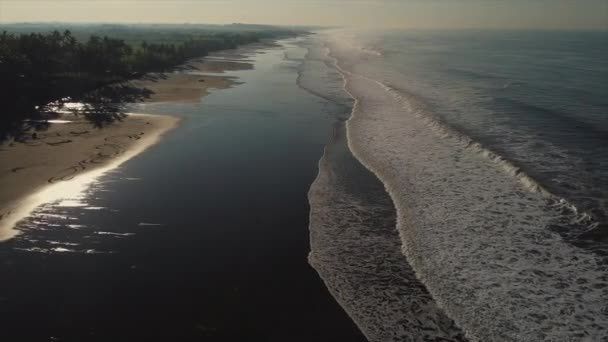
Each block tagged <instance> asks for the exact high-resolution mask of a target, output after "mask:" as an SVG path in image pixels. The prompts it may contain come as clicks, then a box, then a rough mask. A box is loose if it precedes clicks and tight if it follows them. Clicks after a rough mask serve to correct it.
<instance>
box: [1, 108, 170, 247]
mask: <svg viewBox="0 0 608 342" xmlns="http://www.w3.org/2000/svg"><path fill="white" fill-rule="evenodd" d="M63 120H65V121H67V122H62V123H55V124H52V125H51V126H50V127H49V129H48V130H46V131H44V132H36V136H35V138H34V136H33V135H32V138H30V139H27V140H23V141H22V142H16V141H7V142H5V143H3V144H2V145H0V164H1V165H2V168H1V169H0V174H1V175H2V177H0V187H1V188H2V189H3V191H2V193H1V194H0V241H5V240H9V239H11V238H13V237H14V236H15V235H17V234H18V231H17V230H15V229H14V227H15V225H16V224H17V223H18V222H19V221H20V220H22V219H23V218H25V217H27V216H28V215H29V214H30V213H31V212H32V211H33V210H34V209H35V208H36V207H38V206H39V205H41V204H44V203H47V202H50V201H53V200H58V199H60V198H61V197H63V196H65V194H66V192H70V193H73V194H76V193H78V192H81V191H83V190H84V189H86V186H87V185H88V184H90V183H92V182H93V181H94V180H95V179H96V178H98V177H99V176H101V175H102V174H104V173H106V172H107V171H109V170H111V169H114V168H116V167H118V166H119V165H121V164H122V163H124V162H126V161H127V160H129V159H131V158H133V157H134V156H136V155H138V154H139V153H141V152H143V151H144V150H146V149H147V148H148V147H150V146H152V145H154V144H155V143H157V142H158V141H159V140H160V139H161V137H162V136H163V135H164V134H165V133H166V132H168V131H169V130H171V129H173V128H174V127H175V126H176V125H177V124H178V121H179V119H178V118H176V117H173V116H168V115H150V114H128V115H127V116H126V117H125V118H124V119H123V120H121V121H120V122H114V123H111V124H108V125H107V126H105V127H103V128H96V127H95V126H94V124H92V123H90V122H88V121H86V120H84V119H82V118H78V117H75V116H64V117H63Z"/></svg>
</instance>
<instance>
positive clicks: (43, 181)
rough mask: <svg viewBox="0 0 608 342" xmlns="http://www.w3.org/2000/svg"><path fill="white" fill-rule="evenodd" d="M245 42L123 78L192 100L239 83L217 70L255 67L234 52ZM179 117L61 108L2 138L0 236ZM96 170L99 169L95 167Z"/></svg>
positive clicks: (167, 97) (164, 95) (158, 96)
mask: <svg viewBox="0 0 608 342" xmlns="http://www.w3.org/2000/svg"><path fill="white" fill-rule="evenodd" d="M254 46H257V45H254ZM243 48H245V49H247V48H248V46H244V47H240V48H238V49H235V50H234V51H232V50H226V51H219V52H217V53H212V54H210V55H209V56H206V57H201V58H196V59H192V60H190V61H189V62H187V63H185V64H184V65H181V66H178V67H176V69H175V71H174V72H170V73H152V74H147V75H145V76H144V77H142V78H140V79H135V80H131V81H128V82H126V84H127V85H129V86H133V87H136V88H141V89H147V90H150V91H151V94H150V97H149V98H148V99H146V100H145V102H174V103H196V102H199V101H201V99H202V98H204V97H205V96H207V95H209V93H210V90H211V89H227V88H230V87H232V86H234V85H237V84H239V82H238V81H236V79H235V78H234V77H231V76H225V75H220V74H224V73H225V72H226V71H236V70H251V69H253V64H251V63H248V62H247V61H242V60H240V56H241V55H238V54H237V52H238V51H241V50H242V49H243ZM249 48H250V47H249ZM230 53H233V54H234V55H235V56H236V57H238V58H239V60H238V61H235V60H217V59H216V58H217V57H216V55H217V56H223V55H226V54H228V56H230ZM214 74H218V75H214ZM178 122H179V119H178V118H177V117H174V116H170V115H150V114H139V113H138V114H135V113H130V114H127V115H126V117H124V118H122V119H120V120H117V121H115V122H112V123H109V124H107V125H105V126H103V127H101V126H98V125H96V124H95V123H93V122H90V121H87V120H86V119H84V118H83V117H82V116H80V117H79V116H77V115H73V114H63V115H61V116H60V117H59V118H58V119H56V120H50V121H49V127H48V129H46V130H44V131H36V130H34V129H31V131H29V132H28V133H27V134H28V138H25V139H20V140H19V141H16V140H14V139H11V140H8V141H5V142H3V143H1V144H0V165H2V167H1V168H0V175H1V177H0V188H2V189H3V191H2V193H0V242H1V241H5V240H9V239H11V238H13V237H14V236H15V235H17V234H18V231H16V230H14V227H15V225H16V224H17V223H18V222H19V221H20V220H22V219H23V218H25V217H27V216H28V215H29V214H30V213H31V212H32V211H33V210H34V209H35V208H36V207H37V206H39V205H41V204H43V203H47V202H49V201H51V200H52V199H54V198H56V199H59V197H58V195H57V194H55V195H52V194H50V193H51V192H57V191H55V189H59V188H62V187H63V188H65V186H59V184H62V183H66V182H64V181H70V182H71V183H79V180H81V179H83V178H86V179H87V180H88V181H87V183H88V184H89V183H91V182H92V181H93V180H94V178H97V177H99V176H100V175H101V174H103V173H105V172H106V171H109V170H111V169H113V168H116V167H118V166H119V165H120V164H122V163H124V162H125V161H127V160H128V159H130V158H132V157H134V156H136V155H137V154H139V153H141V152H143V151H144V150H145V149H146V148H148V147H149V146H151V145H153V144H155V143H157V142H158V141H159V140H160V138H161V137H162V136H163V135H164V134H165V133H166V132H168V131H170V130H171V129H173V128H175V126H176V125H177V124H178ZM99 170H102V172H93V171H99ZM81 188H82V185H81ZM64 190H65V189H64ZM82 190H84V188H82Z"/></svg>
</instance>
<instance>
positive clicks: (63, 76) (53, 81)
mask: <svg viewBox="0 0 608 342" xmlns="http://www.w3.org/2000/svg"><path fill="white" fill-rule="evenodd" d="M269 36H272V33H269V32H242V33H238V32H237V33H235V32H220V33H213V34H210V35H208V36H203V37H201V36H200V35H199V36H193V37H189V38H185V39H182V40H180V41H175V42H171V43H148V42H146V41H141V42H129V43H127V42H125V41H124V40H122V39H117V38H109V37H107V36H104V37H99V36H94V35H93V36H90V37H89V38H88V39H86V40H78V39H76V38H75V37H74V35H73V34H72V33H71V32H70V31H64V32H59V31H53V32H50V33H28V34H18V35H17V34H11V33H8V32H3V33H2V34H1V35H0V94H2V98H3V99H4V101H3V104H2V106H3V110H2V113H0V115H2V117H1V119H2V121H0V125H6V122H14V121H19V120H23V119H25V118H29V117H31V116H32V115H35V114H39V113H41V112H43V111H44V110H45V109H47V107H48V105H49V104H51V103H55V104H56V103H57V102H61V101H74V100H78V99H79V98H82V97H83V96H86V94H90V93H91V92H95V91H98V90H99V89H101V88H103V87H105V86H108V85H112V84H118V83H120V82H123V81H126V80H128V79H132V78H136V77H139V76H141V75H143V74H145V73H149V72H165V71H168V70H170V69H171V68H173V67H175V66H176V65H179V64H182V63H184V62H185V61H187V60H188V59H191V58H194V57H201V56H205V55H207V54H208V53H209V52H213V51H218V50H223V49H230V48H235V47H237V46H238V45H240V44H246V43H252V42H256V41H258V40H259V39H260V38H264V37H269ZM101 93H103V92H101Z"/></svg>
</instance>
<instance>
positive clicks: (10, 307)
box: [0, 44, 365, 341]
mask: <svg viewBox="0 0 608 342" xmlns="http://www.w3.org/2000/svg"><path fill="white" fill-rule="evenodd" d="M286 49H287V50H288V51H289V54H290V55H293V56H296V57H297V56H303V55H304V53H305V50H304V49H301V48H299V47H296V46H293V45H289V44H288V45H287V47H286ZM254 58H255V60H256V62H255V63H256V64H255V65H256V68H255V70H251V71H239V72H236V73H234V74H235V75H237V76H239V77H240V78H241V81H244V82H245V84H242V85H239V86H237V87H235V88H233V89H228V90H222V91H217V92H214V93H213V94H211V95H210V96H208V97H206V98H205V99H204V103H202V104H199V105H192V106H190V105H170V104H156V105H152V104H148V105H142V106H141V107H139V108H137V111H140V112H158V113H173V114H175V115H178V116H180V117H181V118H182V122H181V126H180V127H179V128H177V129H175V130H174V131H172V132H170V133H169V134H168V135H167V136H166V137H165V138H164V139H163V141H162V142H161V143H160V144H158V145H156V146H154V147H152V148H151V149H149V150H148V151H146V152H145V153H143V154H142V155H139V156H137V157H136V158H134V159H132V160H130V161H129V162H127V163H126V164H124V165H123V166H121V167H120V168H119V169H117V170H115V171H113V172H111V173H109V174H107V175H105V176H103V177H102V178H101V179H100V180H99V182H97V183H96V184H95V185H94V186H92V187H91V188H90V189H88V190H87V191H86V193H85V194H83V198H80V199H79V201H80V202H82V203H85V204H86V205H84V206H62V205H61V203H51V204H47V205H45V206H43V207H41V208H39V209H38V210H37V211H36V213H34V215H32V217H30V218H28V219H26V220H25V221H24V222H22V223H21V224H20V225H19V227H18V228H19V230H21V234H20V235H19V236H18V237H17V238H15V239H13V240H11V241H8V242H5V243H2V244H0V279H1V281H0V332H1V336H2V341H237V340H238V341H242V340H255V341H364V340H365V339H364V338H363V336H362V335H361V333H360V332H359V331H358V329H357V328H356V326H355V325H354V323H352V322H351V320H350V319H349V317H348V316H347V315H346V314H345V313H344V312H343V311H342V309H341V308H340V307H339V306H338V304H337V303H335V302H334V300H333V298H332V297H331V296H330V295H329V293H328V291H327V290H326V288H325V286H324V285H323V283H322V282H321V280H320V279H319V278H318V276H317V274H316V272H315V271H314V270H313V269H312V268H311V267H310V266H309V265H308V263H307V254H308V251H309V242H308V241H309V232H308V215H309V207H308V202H307V197H306V194H307V192H308V189H309V187H310V184H311V183H312V181H313V180H314V178H315V176H316V174H317V163H318V160H319V158H320V157H321V155H322V152H323V146H324V144H325V143H326V141H327V140H328V137H329V135H330V132H331V125H332V123H333V122H334V121H335V114H336V113H337V112H341V111H343V109H342V108H339V107H338V106H335V105H332V104H331V103H328V102H326V101H324V100H322V99H320V98H319V97H315V96H313V95H310V94H309V93H307V92H305V91H303V90H302V89H300V88H299V87H298V86H297V85H296V77H297V67H298V63H299V62H298V61H297V58H296V59H295V60H292V61H289V60H285V59H284V51H283V49H272V50H267V51H265V53H264V54H259V55H256V56H255V57H254Z"/></svg>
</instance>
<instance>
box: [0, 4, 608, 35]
mask: <svg viewBox="0 0 608 342" xmlns="http://www.w3.org/2000/svg"><path fill="white" fill-rule="evenodd" d="M41 21H45V22H46V21H68V22H128V23H208V24H227V23H235V22H239V23H257V24H280V25H329V26H347V27H350V26H355V27H375V28H386V27H391V28H491V29H497V28H508V29H604V30H608V0H0V22H41Z"/></svg>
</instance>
